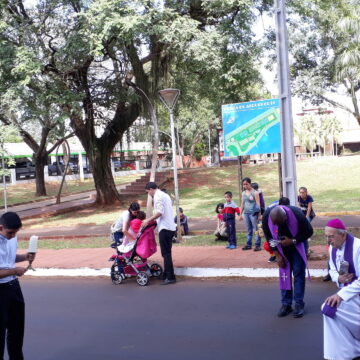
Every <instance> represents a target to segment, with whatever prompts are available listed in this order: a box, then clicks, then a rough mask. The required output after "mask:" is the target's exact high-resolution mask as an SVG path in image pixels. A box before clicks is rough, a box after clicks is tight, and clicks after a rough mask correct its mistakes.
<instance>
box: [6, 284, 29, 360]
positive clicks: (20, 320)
mask: <svg viewBox="0 0 360 360" xmlns="http://www.w3.org/2000/svg"><path fill="white" fill-rule="evenodd" d="M24 322H25V303H24V297H23V295H22V292H21V288H20V284H19V282H18V280H13V281H10V282H8V283H5V284H1V283H0V359H1V360H3V359H4V350H5V338H6V345H7V349H8V353H9V360H23V359H24V356H23V352H22V346H23V339H24Z"/></svg>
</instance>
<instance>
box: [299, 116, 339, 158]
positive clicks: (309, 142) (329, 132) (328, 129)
mask: <svg viewBox="0 0 360 360" xmlns="http://www.w3.org/2000/svg"><path fill="white" fill-rule="evenodd" d="M294 130H295V134H296V136H297V138H298V139H299V142H300V145H302V146H305V147H306V149H307V150H309V151H310V152H311V153H312V152H313V151H314V149H315V148H316V147H317V146H320V147H322V148H323V150H324V154H325V145H326V144H331V146H332V151H333V149H334V146H333V144H334V143H338V144H341V139H340V133H341V131H342V130H343V128H342V126H341V123H340V120H339V119H338V118H336V117H335V116H330V115H328V114H321V113H320V114H311V115H305V116H302V117H300V118H299V121H298V122H297V123H296V124H295V129H294Z"/></svg>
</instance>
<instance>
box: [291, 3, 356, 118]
mask: <svg viewBox="0 0 360 360" xmlns="http://www.w3.org/2000/svg"><path fill="white" fill-rule="evenodd" d="M291 6H292V9H293V11H294V13H293V16H292V17H291V19H292V20H291V24H290V26H291V31H290V38H291V40H292V49H291V52H292V56H293V58H294V62H293V66H292V68H291V72H292V76H293V78H294V79H295V80H294V84H293V85H294V89H295V93H297V94H298V95H299V96H301V97H302V98H304V99H310V100H311V102H312V103H313V104H317V105H318V104H320V103H322V102H324V101H325V102H328V103H330V104H331V105H333V106H335V107H338V108H341V109H343V110H345V111H347V112H349V113H351V114H352V115H353V116H354V117H355V118H356V119H357V121H358V123H359V124H360V112H359V100H358V99H359V90H360V62H359V60H360V37H359V29H360V6H359V3H358V1H354V0H338V1H332V0H321V1H320V0H316V1H313V0H305V1H297V0H296V1H293V2H291ZM330 93H344V95H346V96H347V97H348V99H349V100H350V102H349V103H351V105H349V104H347V103H342V102H340V101H338V100H335V99H334V98H333V97H331V96H329V94H330Z"/></svg>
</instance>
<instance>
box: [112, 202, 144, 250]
mask: <svg viewBox="0 0 360 360" xmlns="http://www.w3.org/2000/svg"><path fill="white" fill-rule="evenodd" d="M139 211H140V205H139V203H137V202H132V203H131V204H130V206H129V208H128V210H126V211H124V212H123V213H122V214H121V215H120V217H119V218H118V219H117V220H116V221H115V223H114V224H113V225H111V232H112V233H113V238H114V241H115V242H114V243H113V244H111V246H112V247H114V246H119V245H121V243H122V242H123V238H124V236H125V235H128V230H129V227H130V221H131V220H133V219H136V216H137V214H138V212H139Z"/></svg>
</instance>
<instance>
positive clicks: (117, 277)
mask: <svg viewBox="0 0 360 360" xmlns="http://www.w3.org/2000/svg"><path fill="white" fill-rule="evenodd" d="M110 276H111V281H112V283H113V284H114V285H119V284H121V282H122V280H123V278H122V276H121V274H120V273H119V272H118V271H117V267H115V266H112V267H111V273H110Z"/></svg>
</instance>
